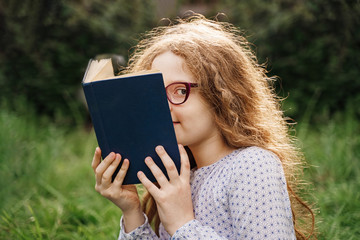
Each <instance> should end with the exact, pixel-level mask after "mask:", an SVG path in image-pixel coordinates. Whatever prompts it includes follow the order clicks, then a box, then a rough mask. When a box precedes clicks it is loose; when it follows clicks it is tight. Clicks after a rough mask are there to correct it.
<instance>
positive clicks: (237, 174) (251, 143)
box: [92, 15, 314, 239]
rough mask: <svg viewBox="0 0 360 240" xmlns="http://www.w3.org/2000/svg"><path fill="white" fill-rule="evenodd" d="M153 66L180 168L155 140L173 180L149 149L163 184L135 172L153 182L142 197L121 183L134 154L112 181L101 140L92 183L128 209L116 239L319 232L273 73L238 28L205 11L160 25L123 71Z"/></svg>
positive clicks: (110, 160) (114, 158)
mask: <svg viewBox="0 0 360 240" xmlns="http://www.w3.org/2000/svg"><path fill="white" fill-rule="evenodd" d="M147 69H157V70H160V71H161V72H162V74H163V77H164V83H165V87H166V91H167V97H168V102H169V108H170V112H171V117H172V120H173V123H174V129H175V133H176V137H177V141H178V143H179V151H180V155H181V171H180V174H179V173H178V171H177V170H176V168H175V166H174V164H173V162H172V160H171V159H170V157H169V156H168V155H167V154H166V149H164V148H163V147H162V146H158V147H156V152H157V154H158V155H159V157H160V158H161V160H162V161H163V163H164V165H165V167H166V170H167V173H168V176H169V180H168V179H167V178H166V177H165V176H164V174H163V173H162V172H161V170H160V169H159V168H158V167H157V166H156V165H155V164H154V162H153V161H152V159H151V158H146V159H145V162H146V164H147V166H148V167H149V168H150V170H151V172H152V173H153V174H154V176H155V178H156V180H157V183H152V182H150V181H149V180H148V179H147V177H146V176H145V175H144V174H143V173H142V172H139V173H138V178H139V180H140V181H141V183H142V184H143V186H144V187H145V189H146V190H147V191H146V193H145V196H144V198H143V200H142V202H141V201H140V199H139V196H138V193H137V190H136V187H135V186H131V185H130V186H129V185H124V186H123V185H122V180H123V179H124V176H125V174H126V171H127V169H128V167H129V164H131V162H129V160H127V159H125V160H124V163H123V165H122V167H121V169H120V171H119V173H118V174H117V176H116V178H115V180H114V182H111V176H112V174H113V173H114V171H115V169H116V167H117V166H118V164H119V162H120V160H121V156H120V155H119V154H115V153H111V154H109V155H108V156H107V157H106V158H105V159H104V161H102V162H101V160H100V159H101V157H100V156H101V150H100V149H99V148H97V149H96V151H95V154H94V158H93V163H92V167H93V169H94V172H95V175H96V187H95V188H96V190H97V191H98V192H99V193H101V194H102V195H103V196H104V197H106V198H108V199H109V200H111V201H112V202H113V203H114V204H116V205H117V206H118V207H119V208H120V209H121V210H122V213H123V215H122V219H121V231H120V236H119V239H170V238H171V239H295V238H297V239H305V238H308V237H310V236H311V235H313V230H314V216H313V213H312V211H311V209H310V208H309V207H308V206H307V205H306V204H305V203H304V202H303V201H302V200H301V199H300V198H299V197H298V196H297V195H296V192H298V191H299V186H298V181H299V180H298V176H299V173H301V169H300V167H301V155H300V154H299V152H298V151H297V149H296V148H295V147H294V146H293V143H292V139H291V138H290V136H289V135H288V128H287V123H286V121H285V120H284V117H283V113H282V112H281V110H280V108H279V101H278V98H277V97H276V96H275V94H274V91H273V89H272V87H271V85H270V82H271V80H272V79H269V78H268V77H267V76H266V72H265V70H264V68H263V67H261V66H259V65H258V63H257V62H256V59H255V56H254V55H253V53H252V52H251V50H250V48H249V44H248V42H247V41H246V40H245V39H244V38H243V37H241V36H240V35H239V33H238V31H237V29H236V28H235V27H234V26H232V25H230V24H228V23H220V22H215V21H211V20H207V19H205V18H204V17H203V16H201V15H195V16H193V17H191V18H189V19H187V20H178V22H177V24H175V25H172V26H167V27H158V28H155V29H154V30H152V31H151V32H149V33H148V34H147V37H146V38H145V39H144V40H142V41H140V43H139V44H138V46H137V47H136V49H135V51H134V54H133V55H132V57H131V59H130V61H129V67H128V69H127V71H126V72H137V71H141V70H147ZM183 146H185V148H186V149H185V148H184V147H183ZM188 153H189V154H188ZM189 158H190V161H189ZM190 162H192V163H193V164H194V165H195V166H194V167H193V168H190ZM309 216H310V221H308V220H309V219H307V217H309ZM300 223H302V224H300ZM151 224H153V226H154V228H155V231H153V229H152V228H151ZM308 225H310V226H308Z"/></svg>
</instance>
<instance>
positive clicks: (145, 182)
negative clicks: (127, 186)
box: [137, 171, 160, 198]
mask: <svg viewBox="0 0 360 240" xmlns="http://www.w3.org/2000/svg"><path fill="white" fill-rule="evenodd" d="M137 177H138V178H139V180H140V182H141V183H142V185H143V186H144V187H145V188H146V190H148V192H149V193H150V194H151V196H153V197H154V198H156V197H157V196H159V194H160V189H159V188H158V187H156V186H155V184H153V183H152V182H151V181H150V180H149V179H148V178H147V177H146V176H145V174H144V173H143V172H141V171H139V172H138V173H137Z"/></svg>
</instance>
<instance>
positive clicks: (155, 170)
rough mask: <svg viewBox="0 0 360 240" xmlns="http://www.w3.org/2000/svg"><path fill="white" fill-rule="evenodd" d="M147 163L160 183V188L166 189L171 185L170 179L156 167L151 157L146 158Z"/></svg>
mask: <svg viewBox="0 0 360 240" xmlns="http://www.w3.org/2000/svg"><path fill="white" fill-rule="evenodd" d="M145 163H146V165H147V166H148V168H149V169H150V171H151V173H152V174H153V175H154V177H155V179H156V181H157V182H158V183H159V185H160V187H165V186H166V185H167V184H169V181H168V179H167V178H166V177H165V175H164V173H163V172H162V171H161V169H160V168H159V167H158V166H157V165H156V163H155V162H154V161H153V160H152V158H151V157H147V158H145Z"/></svg>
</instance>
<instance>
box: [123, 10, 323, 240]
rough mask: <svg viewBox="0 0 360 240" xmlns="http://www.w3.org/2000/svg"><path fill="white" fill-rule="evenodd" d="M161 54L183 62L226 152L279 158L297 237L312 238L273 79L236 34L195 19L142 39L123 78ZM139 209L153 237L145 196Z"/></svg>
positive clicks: (152, 211) (295, 155) (299, 159)
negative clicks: (253, 149)
mask: <svg viewBox="0 0 360 240" xmlns="http://www.w3.org/2000/svg"><path fill="white" fill-rule="evenodd" d="M166 51H171V52H173V53H174V54H176V55H178V56H180V57H182V58H184V60H185V64H186V66H187V68H188V69H189V70H190V72H191V73H192V74H193V76H194V79H196V80H197V81H198V84H199V86H200V88H199V89H200V90H199V91H200V93H201V95H202V97H203V98H204V99H205V101H206V102H207V103H208V105H209V107H210V108H211V110H212V111H213V113H214V116H215V123H216V126H217V127H218V129H219V130H220V132H221V134H222V137H223V139H224V141H225V142H226V143H227V144H228V145H229V146H231V147H234V148H240V147H248V146H259V147H262V148H265V149H268V150H270V151H272V152H274V153H275V154H276V155H277V156H278V157H279V158H280V160H281V162H282V166H283V169H284V173H285V178H286V181H287V186H288V192H289V197H290V201H291V207H292V213H293V223H294V227H295V232H296V236H297V238H298V239H309V238H310V237H314V238H316V236H315V233H314V229H315V219H314V213H313V211H312V209H311V207H310V206H309V204H308V203H306V202H305V201H303V200H302V199H301V198H300V197H299V192H300V191H301V190H302V188H303V185H304V184H303V183H304V182H303V180H302V178H301V177H302V169H303V167H304V158H303V155H302V154H301V152H300V151H299V149H298V148H297V147H296V146H295V143H294V140H295V139H294V137H293V136H291V135H290V134H289V123H288V122H287V119H286V118H285V117H284V114H283V112H282V111H281V109H280V103H281V99H280V98H279V97H277V96H276V94H275V92H274V87H273V82H274V80H275V78H270V77H268V76H267V71H266V69H265V66H263V65H260V64H258V62H257V59H256V57H255V55H254V53H253V52H252V50H251V45H250V43H249V42H248V41H247V40H246V38H245V37H243V36H242V34H241V32H240V30H239V29H237V28H236V27H235V26H233V25H232V24H230V23H226V22H218V21H215V20H209V19H206V18H205V17H204V16H202V15H199V14H195V15H193V16H191V17H189V18H187V19H176V22H175V23H173V24H171V25H169V26H160V27H157V28H154V29H153V30H151V31H150V32H148V33H146V34H145V35H144V38H143V39H142V40H141V41H140V42H139V43H138V45H137V46H136V47H135V48H134V52H133V54H132V55H131V58H130V60H129V64H128V68H127V69H126V70H125V72H136V71H141V70H146V69H150V68H151V65H152V62H153V60H154V58H155V57H157V56H158V55H160V54H161V53H164V52H166ZM143 209H144V212H145V213H146V214H147V215H148V218H149V221H150V222H151V221H154V225H155V229H156V231H157V233H158V226H159V223H160V220H159V217H158V215H157V210H156V204H155V202H154V200H153V199H152V197H151V195H150V194H149V193H146V194H145V196H144V198H143ZM309 220H310V221H309Z"/></svg>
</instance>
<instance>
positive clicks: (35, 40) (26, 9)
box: [0, 0, 154, 118]
mask: <svg viewBox="0 0 360 240" xmlns="http://www.w3.org/2000/svg"><path fill="white" fill-rule="evenodd" d="M153 8H154V6H153V4H152V1H141V0H133V1H127V0H109V1H102V0H62V1H60V0H59V1H47V0H4V1H1V3H0V26H1V29H0V35H1V40H0V46H1V50H0V89H1V90H0V91H1V97H2V98H7V99H15V98H17V97H18V96H19V95H21V96H25V97H26V98H27V99H28V101H29V102H30V103H33V105H35V106H36V108H37V110H38V111H41V112H42V113H45V114H49V115H51V116H54V115H58V114H60V115H63V116H66V115H69V116H71V118H72V117H74V116H76V115H79V114H76V112H78V111H79V110H80V109H83V110H84V109H85V108H84V107H81V103H80V101H79V100H78V97H77V94H78V92H79V91H80V86H81V85H80V82H81V79H82V77H83V74H84V71H85V68H86V65H87V62H88V60H89V58H93V57H95V56H96V55H98V54H107V53H110V54H114V53H115V54H118V55H125V56H126V55H127V51H128V49H129V48H130V47H131V46H133V45H134V43H135V37H136V36H135V34H136V33H139V32H143V31H145V30H146V29H149V28H150V27H151V26H153V25H154V23H153V21H154V17H153V12H154V11H153V10H152V9H153ZM14 106H15V104H14ZM84 116H85V114H84Z"/></svg>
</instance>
